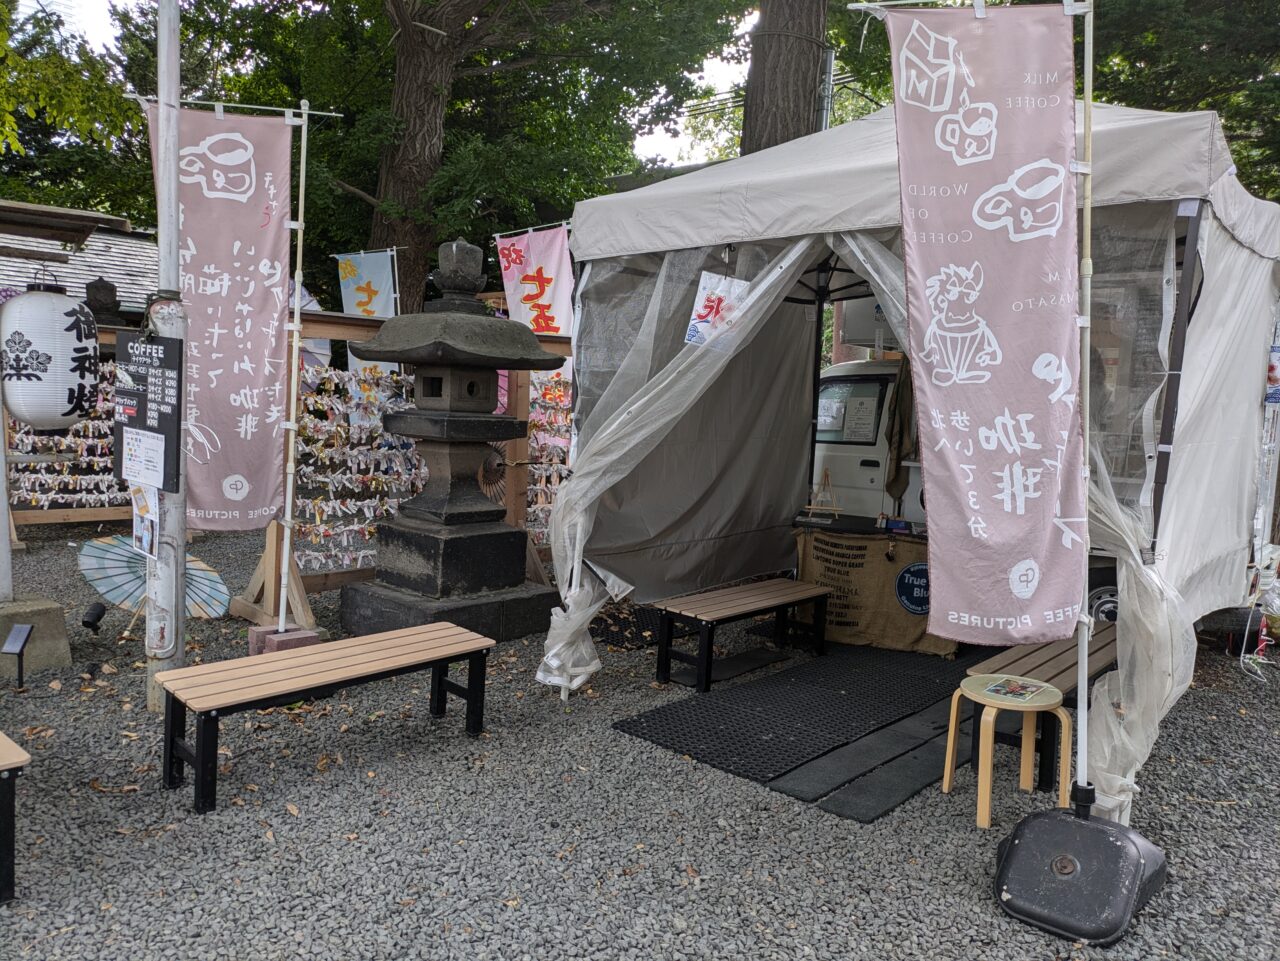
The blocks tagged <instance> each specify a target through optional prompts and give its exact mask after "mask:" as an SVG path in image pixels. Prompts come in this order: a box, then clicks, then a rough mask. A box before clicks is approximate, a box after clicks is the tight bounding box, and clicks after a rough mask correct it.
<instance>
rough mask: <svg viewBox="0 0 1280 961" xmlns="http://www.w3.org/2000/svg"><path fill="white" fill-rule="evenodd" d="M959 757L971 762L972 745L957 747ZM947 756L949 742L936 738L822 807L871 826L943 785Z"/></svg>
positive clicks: (850, 786)
mask: <svg viewBox="0 0 1280 961" xmlns="http://www.w3.org/2000/svg"><path fill="white" fill-rule="evenodd" d="M956 755H957V760H958V761H959V762H960V763H961V764H963V763H965V762H966V761H968V759H969V745H968V744H967V743H964V739H961V742H960V743H959V744H957V745H956ZM946 756H947V739H946V738H945V737H935V738H934V739H933V740H932V741H926V742H925V743H924V744H922V745H920V746H919V747H917V748H915V749H914V750H912V751H908V752H907V753H906V754H903V755H902V756H900V757H896V758H894V759H893V760H892V761H890V762H889V763H888V764H884V765H882V766H880V767H878V768H876V769H875V770H874V771H872V772H871V773H870V774H864V775H863V776H862V777H860V778H858V779H857V780H856V781H854V782H853V783H851V784H847V785H845V786H844V787H842V788H841V789H840V790H838V791H836V792H835V793H834V794H831V795H829V796H827V797H825V798H823V799H822V800H821V801H819V802H818V807H820V808H822V810H824V811H829V812H831V813H832V814H838V815H840V817H843V818H851V819H852V820H854V821H861V822H862V823H863V824H870V823H871V822H872V821H874V820H876V818H879V817H882V816H883V815H885V814H888V813H889V812H890V811H892V810H893V809H894V808H896V807H897V806H898V805H899V804H901V803H902V802H904V801H906V800H908V799H909V798H912V797H914V796H915V795H917V794H919V793H920V792H921V791H923V790H924V789H925V788H927V787H928V786H929V785H931V784H934V783H935V782H937V781H941V780H942V768H943V762H944V761H945V759H946Z"/></svg>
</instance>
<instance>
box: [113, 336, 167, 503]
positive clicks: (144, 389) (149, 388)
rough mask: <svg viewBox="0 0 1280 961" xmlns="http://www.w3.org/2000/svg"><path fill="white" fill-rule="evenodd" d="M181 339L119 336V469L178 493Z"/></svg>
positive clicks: (132, 477)
mask: <svg viewBox="0 0 1280 961" xmlns="http://www.w3.org/2000/svg"><path fill="white" fill-rule="evenodd" d="M182 367H183V344H182V340H181V339H179V338H177V337H146V336H144V335H142V334H136V333H124V332H121V333H120V335H119V337H118V339H117V341H116V389H115V451H116V453H115V473H116V476H117V477H119V478H121V479H122V480H126V481H130V482H133V483H136V484H146V485H148V486H150V487H158V488H160V489H161V490H164V491H167V492H169V493H171V494H176V493H177V492H178V464H179V460H178V458H179V457H181V456H182V435H181V430H182Z"/></svg>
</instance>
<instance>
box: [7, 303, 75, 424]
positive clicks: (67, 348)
mask: <svg viewBox="0 0 1280 961" xmlns="http://www.w3.org/2000/svg"><path fill="white" fill-rule="evenodd" d="M0 371H2V372H3V383H4V406H5V409H6V410H7V411H8V412H9V413H10V414H12V415H13V417H14V418H15V419H17V420H19V421H21V422H22V423H24V424H30V425H31V426H32V427H33V428H35V429H36V430H58V429H60V428H66V427H70V426H71V425H72V424H74V423H76V422H78V421H82V420H84V419H85V418H86V417H88V416H89V415H90V414H91V413H92V412H93V409H94V407H96V406H97V403H98V325H97V323H96V322H95V321H94V319H93V312H92V311H90V310H89V308H88V307H86V306H85V305H84V304H82V303H80V302H79V301H75V300H72V299H71V298H70V297H68V296H67V290H66V288H65V287H60V286H58V285H56V284H31V285H30V286H29V287H28V288H27V292H26V293H24V294H19V295H18V296H16V297H14V298H12V299H10V300H7V301H5V303H4V304H3V306H0Z"/></svg>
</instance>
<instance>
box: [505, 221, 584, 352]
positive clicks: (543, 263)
mask: <svg viewBox="0 0 1280 961" xmlns="http://www.w3.org/2000/svg"><path fill="white" fill-rule="evenodd" d="M494 242H495V243H497V245H498V265H499V266H500V267H501V268H502V286H503V289H504V290H505V291H506V293H507V314H508V316H510V318H511V319H512V320H515V321H519V322H520V323H522V324H525V325H527V326H528V327H529V329H530V330H532V331H533V332H534V333H535V334H544V335H549V336H552V337H571V336H573V261H572V260H571V259H570V257H569V228H568V227H565V226H563V225H561V226H559V227H550V228H547V229H546V230H534V231H530V232H528V233H525V234H516V235H514V236H507V237H501V236H499V237H495V238H494Z"/></svg>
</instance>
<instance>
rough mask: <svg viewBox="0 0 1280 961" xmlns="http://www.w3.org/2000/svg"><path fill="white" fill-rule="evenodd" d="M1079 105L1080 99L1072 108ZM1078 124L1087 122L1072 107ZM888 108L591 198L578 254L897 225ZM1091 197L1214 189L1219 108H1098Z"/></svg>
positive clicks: (579, 230) (1102, 201) (1172, 195)
mask: <svg viewBox="0 0 1280 961" xmlns="http://www.w3.org/2000/svg"><path fill="white" fill-rule="evenodd" d="M1080 109H1081V107H1080V105H1079V104H1077V111H1078V110H1080ZM1076 129H1077V130H1083V129H1084V126H1083V122H1082V121H1081V120H1080V119H1079V116H1077V122H1076ZM895 136H896V133H895V127H894V121H893V110H892V109H891V108H888V107H886V108H885V109H883V110H880V111H877V112H876V113H874V114H872V115H871V116H869V117H864V118H862V119H861V120H855V121H852V122H851V123H846V124H841V125H840V126H838V127H832V128H831V129H830V130H824V131H822V132H821V133H816V134H813V135H812V136H809V137H801V138H800V139H799V140H792V141H790V142H789V143H784V144H781V145H779V146H777V147H773V148H771V149H769V150H761V151H759V152H757V153H753V154H748V155H747V156H745V157H738V158H737V159H735V160H730V161H727V162H725V163H721V164H716V165H714V166H711V167H705V168H703V169H702V170H697V171H694V172H692V173H688V174H684V175H682V176H679V177H673V178H672V179H670V180H666V181H662V182H661V183H657V184H654V185H652V186H650V187H645V188H643V189H641V190H633V191H630V192H629V193H624V194H614V195H610V196H605V197H596V198H595V199H593V200H586V201H583V202H582V203H580V204H578V205H577V206H576V207H575V208H574V210H573V240H572V250H573V255H574V257H575V258H576V259H577V260H578V261H580V262H581V261H586V260H598V259H600V258H602V257H618V256H622V255H625V254H637V253H645V252H651V251H660V250H679V249H681V248H685V247H705V246H710V245H714V244H727V243H737V242H739V241H744V240H762V239H766V238H782V237H804V236H809V235H812V234H825V233H831V232H838V231H846V230H872V229H875V228H877V227H896V226H898V225H900V224H901V223H902V218H901V216H900V214H899V205H898V151H897V146H896V140H895ZM1093 156H1094V166H1093V171H1094V178H1093V202H1094V204H1095V205H1096V206H1099V207H1101V206H1107V205H1110V204H1124V203H1132V202H1133V201H1136V200H1181V199H1182V198H1184V197H1201V198H1205V197H1208V196H1209V188H1210V187H1211V186H1213V184H1214V183H1216V182H1217V181H1218V178H1219V177H1221V176H1222V175H1223V174H1224V173H1226V172H1227V170H1228V169H1229V168H1230V166H1231V156H1230V154H1229V153H1228V151H1227V145H1226V141H1225V140H1224V139H1223V136H1222V127H1221V124H1220V123H1219V121H1218V115H1217V114H1215V113H1213V112H1211V111H1200V112H1197V113H1162V112H1160V111H1155V110H1135V109H1133V108H1131V107H1116V106H1111V105H1109V104H1101V103H1099V104H1094V108H1093Z"/></svg>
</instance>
